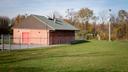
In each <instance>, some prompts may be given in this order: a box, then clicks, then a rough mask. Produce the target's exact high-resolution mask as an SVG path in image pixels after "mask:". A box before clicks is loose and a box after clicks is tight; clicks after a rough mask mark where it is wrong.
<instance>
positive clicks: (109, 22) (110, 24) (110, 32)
mask: <svg viewBox="0 0 128 72" xmlns="http://www.w3.org/2000/svg"><path fill="white" fill-rule="evenodd" d="M109 16H110V18H109V41H111V9H109Z"/></svg>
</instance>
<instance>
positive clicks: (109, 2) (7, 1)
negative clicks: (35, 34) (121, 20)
mask: <svg viewBox="0 0 128 72" xmlns="http://www.w3.org/2000/svg"><path fill="white" fill-rule="evenodd" d="M83 7H88V8H90V9H92V10H94V12H95V13H96V14H98V13H99V12H102V11H104V10H108V9H110V8H111V9H112V10H113V11H118V10H120V9H125V10H126V11H128V0H0V16H8V17H10V18H12V17H15V16H16V15H18V14H26V13H27V14H37V15H44V16H45V15H49V14H50V13H51V12H53V11H58V12H59V13H60V14H61V15H62V16H65V11H66V10H67V9H70V8H73V9H74V10H79V9H80V8H83Z"/></svg>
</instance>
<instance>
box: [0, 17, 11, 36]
mask: <svg viewBox="0 0 128 72" xmlns="http://www.w3.org/2000/svg"><path fill="white" fill-rule="evenodd" d="M9 24H10V19H9V18H8V17H4V16H0V34H8V32H9V29H10V26H9Z"/></svg>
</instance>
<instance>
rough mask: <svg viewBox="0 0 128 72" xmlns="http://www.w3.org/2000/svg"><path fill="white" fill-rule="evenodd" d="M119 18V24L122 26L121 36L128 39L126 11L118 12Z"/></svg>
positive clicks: (127, 16) (127, 13) (127, 14)
mask: <svg viewBox="0 0 128 72" xmlns="http://www.w3.org/2000/svg"><path fill="white" fill-rule="evenodd" d="M118 17H119V24H120V26H121V29H120V31H121V32H120V35H121V36H122V37H123V38H125V39H128V23H127V22H128V12H126V11H125V10H120V11H119V12H118ZM124 36H125V37H124Z"/></svg>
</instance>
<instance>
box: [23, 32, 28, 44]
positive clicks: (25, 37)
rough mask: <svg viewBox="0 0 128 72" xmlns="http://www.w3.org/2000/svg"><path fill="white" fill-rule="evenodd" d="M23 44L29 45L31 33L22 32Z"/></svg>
mask: <svg viewBox="0 0 128 72" xmlns="http://www.w3.org/2000/svg"><path fill="white" fill-rule="evenodd" d="M22 43H23V44H29V32H22Z"/></svg>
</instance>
